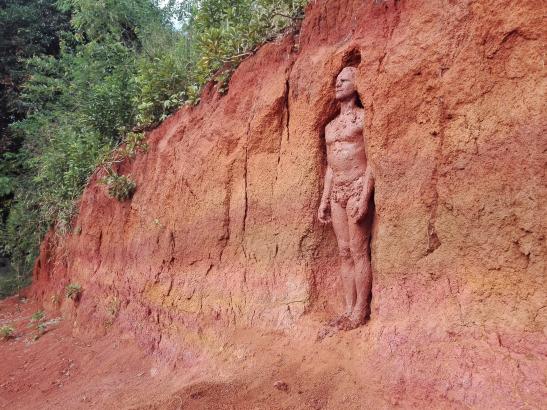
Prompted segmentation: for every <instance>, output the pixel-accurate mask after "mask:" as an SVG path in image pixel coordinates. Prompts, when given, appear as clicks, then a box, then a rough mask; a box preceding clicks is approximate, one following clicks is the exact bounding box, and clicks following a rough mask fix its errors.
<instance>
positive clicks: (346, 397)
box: [0, 297, 395, 409]
mask: <svg viewBox="0 0 547 410" xmlns="http://www.w3.org/2000/svg"><path fill="white" fill-rule="evenodd" d="M39 310H40V306H39V305H37V304H36V303H34V302H32V301H29V300H19V299H18V298H16V297H13V298H9V299H7V300H4V301H1V302H0V326H3V325H10V326H12V327H13V328H14V329H15V334H14V336H15V337H14V338H10V339H9V340H3V341H0V408H5V409H36V408H40V409H58V408H65V409H84V408H98V409H341V408H344V409H366V408H389V407H392V405H393V404H395V403H389V402H388V401H385V400H384V398H382V397H381V394H380V392H378V391H374V389H373V386H372V385H371V384H370V383H367V380H364V376H362V375H361V374H360V372H359V366H357V365H356V364H353V363H352V362H353V360H352V355H353V354H355V349H358V348H359V347H358V345H356V344H355V343H350V341H351V340H355V339H356V338H359V336H360V332H363V331H366V330H363V329H358V330H355V331H352V332H348V333H344V334H335V335H334V336H331V337H326V338H325V339H323V340H321V341H317V340H308V341H306V339H305V338H303V337H300V336H302V335H306V334H307V335H309V334H311V333H310V331H315V329H310V328H306V327H305V326H304V327H302V328H300V330H299V331H298V332H299V333H296V334H293V335H291V338H289V337H287V335H286V334H284V333H282V332H267V333H260V332H257V331H255V330H245V331H238V332H237V333H234V334H233V335H230V337H229V338H228V339H227V340H229V343H226V344H225V345H224V348H223V349H222V350H221V351H217V352H215V353H214V354H211V353H210V352H209V353H204V354H203V355H202V356H200V357H198V358H196V360H193V361H191V363H175V364H174V365H173V364H170V365H167V364H165V363H162V362H161V361H160V360H158V359H157V358H156V357H154V355H147V354H145V353H144V352H143V351H142V350H141V349H140V348H139V347H138V346H137V345H136V343H135V341H134V340H133V338H132V337H131V336H129V335H127V334H121V333H119V332H118V331H116V329H115V327H113V328H112V329H111V330H110V331H109V332H107V334H106V335H105V336H101V337H96V338H93V339H83V338H77V337H74V336H73V335H72V330H71V324H70V323H67V321H66V320H64V319H62V318H55V317H48V315H47V313H46V316H45V317H44V318H43V319H42V320H41V322H43V323H46V329H45V333H43V334H42V335H41V336H39V337H38V338H36V335H37V334H39V333H40V330H39V329H38V327H37V322H33V321H32V316H33V314H35V312H37V311H39ZM299 335H300V336H299ZM349 346H351V348H350V347H349Z"/></svg>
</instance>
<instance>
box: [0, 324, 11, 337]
mask: <svg viewBox="0 0 547 410" xmlns="http://www.w3.org/2000/svg"><path fill="white" fill-rule="evenodd" d="M0 337H1V338H2V339H4V340H8V339H11V338H13V337H15V329H14V328H13V327H11V326H8V325H3V326H2V327H0Z"/></svg>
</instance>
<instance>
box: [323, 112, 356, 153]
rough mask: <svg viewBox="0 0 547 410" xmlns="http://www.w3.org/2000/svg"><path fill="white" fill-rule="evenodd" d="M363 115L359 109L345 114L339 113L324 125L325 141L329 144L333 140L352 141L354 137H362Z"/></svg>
mask: <svg viewBox="0 0 547 410" xmlns="http://www.w3.org/2000/svg"><path fill="white" fill-rule="evenodd" d="M362 135H363V117H362V115H361V113H360V112H359V111H355V112H352V113H350V114H346V115H339V116H338V117H336V118H335V119H334V120H332V121H331V122H330V123H328V124H327V126H326V127H325V142H326V143H327V144H328V145H330V144H332V143H334V142H346V141H347V142H352V141H354V140H355V139H356V138H357V139H362Z"/></svg>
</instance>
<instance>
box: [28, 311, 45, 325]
mask: <svg viewBox="0 0 547 410" xmlns="http://www.w3.org/2000/svg"><path fill="white" fill-rule="evenodd" d="M45 317H46V314H45V312H44V311H43V310H38V311H36V312H34V313H33V314H32V316H31V317H30V321H31V322H32V323H34V322H39V321H41V320H42V319H43V318H45Z"/></svg>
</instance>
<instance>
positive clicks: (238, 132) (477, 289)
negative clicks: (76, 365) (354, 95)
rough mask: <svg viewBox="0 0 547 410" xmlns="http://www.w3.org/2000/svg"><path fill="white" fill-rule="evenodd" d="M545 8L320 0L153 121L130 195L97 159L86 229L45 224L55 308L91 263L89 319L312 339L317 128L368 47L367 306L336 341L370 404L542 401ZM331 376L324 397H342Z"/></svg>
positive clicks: (159, 342)
mask: <svg viewBox="0 0 547 410" xmlns="http://www.w3.org/2000/svg"><path fill="white" fill-rule="evenodd" d="M544 12H545V3H544V2H540V1H532V0H528V1H520V2H513V1H488V0H482V1H415V2H410V1H396V2H393V1H388V2H387V3H386V4H385V5H374V4H373V2H372V1H370V2H369V1H361V0H355V1H350V0H339V1H334V0H319V1H316V2H312V3H311V4H310V6H309V7H308V10H307V13H306V18H305V19H304V21H303V23H302V30H301V32H300V34H299V35H288V36H285V37H284V38H283V39H281V40H279V41H277V42H274V43H271V44H267V45H265V46H263V47H262V48H261V49H260V50H259V51H258V52H257V54H256V55H255V56H253V57H251V58H249V59H247V60H246V61H245V62H243V63H242V64H241V66H240V67H239V69H238V70H237V71H236V73H235V74H234V76H233V78H232V80H231V82H230V91H229V93H228V95H226V96H220V95H218V94H217V93H216V92H215V90H214V89H213V88H212V87H210V88H209V89H207V90H206V91H205V93H204V95H203V98H202V102H201V104H200V105H199V106H197V107H194V108H183V109H181V110H180V111H178V112H177V113H175V114H174V115H172V116H171V117H170V118H168V119H167V120H166V121H165V122H164V123H163V124H162V125H161V126H160V127H158V128H157V129H156V130H154V131H152V132H151V133H150V134H149V135H148V143H149V146H150V148H149V150H148V152H147V153H146V154H142V155H139V156H138V157H137V158H136V159H135V160H134V161H131V162H127V163H124V164H123V165H122V166H121V167H120V169H119V172H121V173H124V174H125V173H131V175H132V176H133V177H134V178H135V179H136V181H137V184H138V188H137V191H136V193H135V196H134V197H133V199H132V201H130V202H125V203H118V202H116V201H114V200H112V199H109V198H107V197H106V195H105V194H104V187H102V186H100V185H98V184H97V179H98V177H99V175H98V174H96V175H95V176H94V178H93V179H92V181H91V183H90V184H89V186H88V188H87V189H86V191H85V193H84V196H83V198H82V201H81V205H80V213H79V216H78V218H77V220H76V221H75V226H76V229H75V231H74V233H73V234H71V235H68V236H67V237H66V238H62V239H59V238H58V237H57V236H56V235H55V234H54V233H50V234H49V235H48V237H47V238H46V240H45V241H44V243H43V245H42V249H41V255H40V258H39V260H38V261H37V264H36V268H35V272H34V275H35V283H34V285H33V287H32V294H33V296H34V297H36V298H37V299H38V300H40V301H42V303H44V305H45V306H46V307H50V308H51V307H52V306H51V302H50V298H51V296H52V295H56V294H62V292H63V288H64V286H65V285H67V284H68V283H71V282H72V283H79V284H81V285H82V287H83V289H84V290H83V294H82V297H81V300H80V302H79V303H78V304H73V303H72V302H71V301H63V302H62V304H61V311H62V313H63V316H64V317H66V318H67V321H68V320H70V322H71V325H72V330H73V332H74V334H76V335H84V334H85V335H87V336H97V335H101V334H104V333H108V332H106V330H105V326H104V324H105V323H108V324H110V323H113V327H114V328H116V329H119V330H120V331H123V332H128V333H129V334H132V335H134V336H135V337H136V340H137V341H138V343H139V344H140V345H141V346H143V347H145V349H146V350H147V351H148V352H154V353H156V354H157V356H158V357H160V358H161V359H162V360H164V361H166V362H167V363H170V364H171V365H173V364H175V365H177V366H180V365H181V364H182V363H183V364H184V366H188V367H189V368H192V366H198V365H199V362H200V361H203V360H205V361H207V360H210V361H211V363H212V362H214V360H217V359H218V356H217V355H219V354H220V353H219V352H220V351H221V347H222V346H223V345H224V344H225V343H227V341H228V340H229V339H228V337H232V336H233V335H234V333H233V332H234V331H235V330H236V329H239V330H240V331H241V329H249V328H252V329H255V330H254V332H266V333H265V334H267V332H275V331H281V332H285V333H286V334H285V335H284V336H280V337H279V339H280V340H278V341H277V342H276V343H277V344H276V343H273V342H272V345H273V347H272V349H274V351H278V350H276V349H282V348H281V347H280V346H283V344H284V343H291V345H290V346H291V347H290V348H291V349H293V347H294V346H298V347H297V348H295V349H296V350H297V351H301V349H304V347H305V349H308V350H309V349H312V350H313V349H314V347H315V346H317V344H314V343H312V341H313V340H315V334H316V332H317V330H318V328H319V324H318V323H319V322H320V321H321V320H323V319H324V318H325V317H328V316H329V315H330V314H332V313H333V312H334V311H336V310H338V309H339V308H340V303H339V301H340V297H339V291H338V289H337V273H336V269H337V251H336V243H335V240H334V236H333V233H332V231H331V228H330V227H326V228H325V227H322V226H320V224H318V223H317V220H316V216H315V215H316V208H317V205H318V202H319V196H320V194H321V181H322V174H323V170H324V165H325V159H324V141H323V140H322V131H323V127H324V125H325V124H326V123H327V122H328V121H329V120H330V119H331V118H332V117H333V115H334V114H335V113H336V107H335V106H334V102H333V80H334V78H335V76H336V74H337V73H338V71H339V70H340V69H341V67H343V66H344V65H345V64H347V63H348V62H349V61H350V60H351V61H352V62H357V60H358V55H360V63H359V65H358V88H359V94H360V97H361V100H362V102H363V105H364V108H365V112H366V127H365V135H364V137H365V141H366V143H367V148H368V153H369V157H370V160H371V162H372V164H373V167H374V171H375V176H376V192H375V205H376V215H375V226H374V231H373V239H372V261H373V262H372V263H373V275H374V279H373V299H372V315H371V320H370V322H369V323H368V324H367V325H366V328H365V329H359V330H357V331H354V332H349V333H348V334H343V335H342V334H337V335H335V336H333V337H332V338H329V339H328V340H327V342H324V343H327V344H328V343H331V341H332V340H334V341H335V342H332V343H333V344H337V343H338V344H339V343H346V345H345V346H344V347H343V349H340V348H337V349H334V350H330V351H328V350H327V351H326V352H323V353H321V354H319V353H318V354H319V357H324V359H325V360H326V361H330V363H331V364H333V363H334V362H336V360H337V358H338V357H340V356H344V357H345V358H346V360H347V363H351V366H350V368H351V371H352V372H354V375H355V377H356V378H349V379H348V380H352V381H355V382H356V388H355V390H356V391H365V392H367V394H368V393H370V390H371V389H372V390H374V391H375V392H376V393H375V394H372V393H371V394H370V395H367V396H366V397H368V398H367V399H365V398H364V397H365V396H363V397H361V395H360V394H361V393H356V394H358V395H359V397H358V399H359V400H364V401H363V403H368V405H371V406H374V407H383V406H385V405H386V404H385V403H389V405H395V404H400V405H402V406H403V407H418V406H429V407H456V408H460V407H462V408H465V407H481V408H483V407H484V408H486V407H488V408H515V407H528V408H530V407H532V408H533V407H541V406H542V403H544V399H545V394H546V387H545V384H546V374H547V360H546V357H545V356H546V354H547V342H546V332H547V331H546V323H547V315H546V313H547V309H546V307H545V300H547V297H546V289H545V279H546V277H545V259H546V250H545V237H544V233H545V221H547V215H546V209H545V206H544V204H545V201H546V199H547V193H546V187H545V160H544V153H545V151H546V149H547V139H546V138H545V135H546V133H545V131H546V128H547V121H546V118H545V115H544V112H545V103H544V101H545V94H544V89H545V77H544V67H543V53H544V49H545V38H546V34H547V33H546V29H545V25H544V24H543V21H542V16H543V15H544ZM113 306H115V307H116V308H115V309H113V308H112V307H113ZM68 318H70V319H68ZM249 332H250V331H249ZM293 333H294V334H295V335H296V336H294V335H291V334H293ZM243 334H245V333H243ZM228 335H230V336H228ZM248 335H250V336H249V339H248V340H247V342H245V343H248V344H249V345H250V346H251V347H250V349H257V346H262V345H261V344H260V343H261V342H259V341H256V345H254V344H253V343H255V341H254V339H253V337H254V336H253V335H254V333H252V332H251V333H249V334H248ZM105 337H108V336H105ZM233 337H235V336H233ZM274 339H275V338H274ZM264 346H266V344H265V345H264ZM321 346H324V345H321ZM254 351H256V350H254ZM279 351H282V350H279ZM328 354H331V355H333V356H332V357H330V356H328ZM259 356H260V355H259ZM259 356H257V357H255V361H254V362H252V363H253V365H256V366H259V363H260V360H261V359H262V358H261V357H259ZM302 357H303V356H299V355H298V354H295V355H293V356H291V359H290V360H289V362H290V363H299V360H300V359H302ZM205 358H207V359H205ZM213 358H215V359H213ZM231 360H232V359H227V361H228V363H225V365H223V366H224V367H222V368H223V369H225V370H224V371H226V372H228V371H229V369H232V370H233V369H235V367H234V363H236V362H237V361H234V362H233V363H230V361H231ZM298 366H300V364H299V365H298ZM333 366H334V364H333ZM236 367H237V366H236ZM280 368H282V369H283V371H287V369H290V367H287V366H285V365H280ZM249 369H250V370H249V372H250V373H248V374H249V375H250V374H252V373H253V372H254V373H255V374H257V373H258V371H259V369H258V368H254V370H253V369H252V368H249ZM308 370H309V371H310V372H312V371H313V368H312V367H310V368H309V369H308ZM331 370H332V369H331ZM326 374H328V375H329V377H333V376H332V373H329V372H327V373H326ZM249 377H250V380H252V377H251V376H249ZM340 380H343V378H341V379H340ZM337 381H338V380H337ZM260 386H262V385H260ZM321 386H323V388H324V389H327V390H328V391H329V393H326V394H327V397H330V401H329V400H328V401H327V402H326V403H327V404H323V405H324V406H327V407H330V408H337V407H333V406H334V405H333V404H332V403H337V404H339V405H340V406H344V404H343V403H342V402H341V401H340V400H342V396H340V394H342V392H339V391H337V390H336V386H335V385H327V384H323V385H321ZM213 391H216V390H214V389H213ZM344 391H345V390H344ZM347 391H348V392H350V391H352V390H351V389H348V390H347ZM215 394H216V393H215ZM230 394H232V396H233V397H235V398H241V397H243V396H241V395H240V393H238V391H237V388H235V390H234V391H233V392H232V393H229V394H228V393H227V396H230ZM348 394H349V393H348ZM352 394H353V393H352ZM232 396H230V397H232ZM385 398H387V399H388V400H387V401H385ZM234 400H236V399H234ZM291 400H296V399H294V398H292V399H291ZM366 400H368V401H366ZM350 401H351V400H350ZM297 403H299V402H298V401H293V402H291V401H290V400H289V401H287V403H286V404H287V406H288V405H289V404H290V405H293V406H297ZM359 403H360V402H359ZM266 404H267V402H266ZM283 405H285V404H283ZM365 407H366V406H365ZM297 408H298V407H297ZM338 408H339V407H338ZM349 408H351V406H350V407H349ZM356 408H358V407H356Z"/></svg>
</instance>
